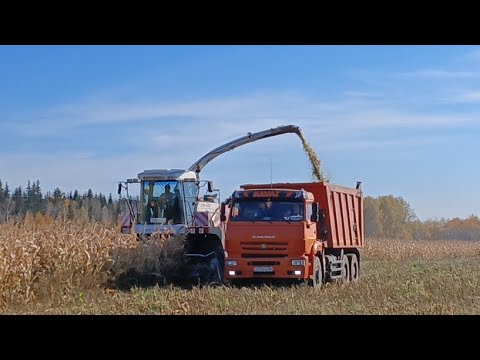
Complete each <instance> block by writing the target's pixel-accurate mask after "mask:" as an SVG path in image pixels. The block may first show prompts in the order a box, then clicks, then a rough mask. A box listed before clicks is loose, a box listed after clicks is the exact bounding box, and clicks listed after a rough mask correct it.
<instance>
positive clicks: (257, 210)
mask: <svg viewBox="0 0 480 360" xmlns="http://www.w3.org/2000/svg"><path fill="white" fill-rule="evenodd" d="M230 219H231V220H232V221H302V220H303V219H304V203H303V202H301V201H292V199H288V200H287V199H281V198H274V199H267V198H266V199H258V198H255V199H239V200H237V201H235V202H234V204H233V208H232V212H231V218H230Z"/></svg>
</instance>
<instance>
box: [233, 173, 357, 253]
mask: <svg viewBox="0 0 480 360" xmlns="http://www.w3.org/2000/svg"><path fill="white" fill-rule="evenodd" d="M241 188H242V189H245V190H249V189H272V188H273V189H278V188H280V189H294V190H301V189H304V190H306V191H308V192H311V193H312V194H313V196H314V198H315V202H318V203H319V208H320V209H325V212H326V226H327V230H328V232H327V237H326V247H327V248H331V249H344V248H360V247H363V244H364V219H363V194H362V191H361V189H353V188H348V187H344V186H338V185H333V184H330V183H324V182H312V183H276V184H247V185H242V186H241ZM321 227H322V225H321V224H318V229H319V231H317V233H320V229H321Z"/></svg>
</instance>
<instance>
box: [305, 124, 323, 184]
mask: <svg viewBox="0 0 480 360" xmlns="http://www.w3.org/2000/svg"><path fill="white" fill-rule="evenodd" d="M298 136H299V137H300V140H301V141H302V144H303V149H304V150H305V153H306V154H307V156H308V158H309V160H310V164H311V171H312V176H313V177H314V178H315V179H317V180H318V181H321V182H324V181H325V182H328V179H327V177H326V176H325V175H324V174H323V173H322V171H321V169H320V160H319V159H318V156H317V154H316V153H315V150H313V149H312V147H311V146H310V145H309V144H308V142H307V140H306V139H305V137H304V136H303V133H302V132H301V131H300V132H299V133H298Z"/></svg>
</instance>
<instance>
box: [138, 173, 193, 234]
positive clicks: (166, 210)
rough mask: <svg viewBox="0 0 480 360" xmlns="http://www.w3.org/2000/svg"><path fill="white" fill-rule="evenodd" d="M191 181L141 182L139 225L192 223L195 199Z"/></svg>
mask: <svg viewBox="0 0 480 360" xmlns="http://www.w3.org/2000/svg"><path fill="white" fill-rule="evenodd" d="M196 191H197V188H196V185H195V182H193V181H185V182H184V181H175V180H144V181H142V194H141V199H142V201H141V212H140V216H139V217H138V219H137V222H138V223H139V224H160V225H166V224H185V223H187V224H188V223H190V222H192V219H193V212H194V208H193V206H192V203H194V202H195V199H196Z"/></svg>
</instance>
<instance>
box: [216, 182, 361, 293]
mask: <svg viewBox="0 0 480 360" xmlns="http://www.w3.org/2000/svg"><path fill="white" fill-rule="evenodd" d="M359 184H360V182H359V183H357V187H356V188H355V189H353V188H348V187H343V186H338V185H333V184H330V183H325V182H312V183H279V184H248V185H242V186H241V189H242V190H237V191H235V192H234V193H233V195H232V197H231V199H230V200H229V201H228V203H226V204H225V205H223V206H222V212H221V219H222V220H224V221H225V251H226V254H227V255H226V258H225V272H224V277H225V279H226V280H230V281H233V282H234V281H235V280H236V279H256V278H260V279H272V278H276V279H298V280H303V281H305V280H306V281H307V282H308V283H309V284H311V285H313V286H314V287H319V286H321V285H322V284H323V283H325V282H329V281H333V280H338V281H344V282H348V281H357V280H358V278H359V275H360V250H361V248H363V246H364V230H363V229H364V226H363V225H364V219H363V194H362V191H361V189H360V185H359Z"/></svg>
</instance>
